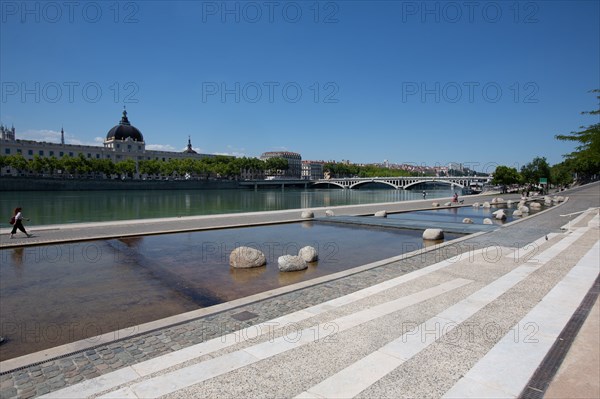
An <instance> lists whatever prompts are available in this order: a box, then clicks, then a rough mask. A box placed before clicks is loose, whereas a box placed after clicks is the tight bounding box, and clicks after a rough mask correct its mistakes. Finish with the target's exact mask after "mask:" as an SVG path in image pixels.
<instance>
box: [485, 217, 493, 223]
mask: <svg viewBox="0 0 600 399" xmlns="http://www.w3.org/2000/svg"><path fill="white" fill-rule="evenodd" d="M483 224H494V222H492V219H490V218H485V219H483Z"/></svg>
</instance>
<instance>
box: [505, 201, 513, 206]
mask: <svg viewBox="0 0 600 399" xmlns="http://www.w3.org/2000/svg"><path fill="white" fill-rule="evenodd" d="M514 203H515V202H514V201H513V200H508V201H506V206H512V205H513V204H514Z"/></svg>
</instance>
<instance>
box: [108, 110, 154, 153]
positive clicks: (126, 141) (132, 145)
mask: <svg viewBox="0 0 600 399" xmlns="http://www.w3.org/2000/svg"><path fill="white" fill-rule="evenodd" d="M145 147H146V144H145V143H144V136H143V135H142V132H140V131H139V129H138V128H136V127H135V126H133V125H132V124H131V123H129V119H127V110H125V108H123V116H122V117H121V121H120V122H119V124H118V125H116V126H114V127H113V128H112V129H110V130H109V131H108V133H107V134H106V140H104V148H110V149H112V150H116V151H122V152H143V151H144V149H145Z"/></svg>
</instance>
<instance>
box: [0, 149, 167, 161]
mask: <svg viewBox="0 0 600 399" xmlns="http://www.w3.org/2000/svg"><path fill="white" fill-rule="evenodd" d="M22 153H23V150H22V149H20V148H17V154H22ZM4 154H6V155H10V148H5V149H4ZM27 154H28V155H33V150H27ZM38 155H39V156H42V157H43V156H44V150H39V151H38ZM64 155H65V153H64V151H60V152H59V153H58V156H59V157H63V156H64ZM95 155H96V159H100V154H95ZM48 156H49V157H53V156H55V153H54V151H48ZM69 156H70V157H73V156H75V154H73V153H72V152H69ZM87 157H88V158H92V154H90V153H88V154H87ZM110 158H111V156H110V154H106V159H110ZM117 159H123V157H122V156H121V155H117ZM137 159H138V160H140V161H141V160H143V159H144V157H143V156H139V157H137ZM146 159H147V160H148V161H150V160H151V159H152V157H146ZM155 159H156V160H157V161H158V160H161V161H163V162H165V161H167V158H165V157H162V158H158V157H156V158H155ZM169 159H171V158H169Z"/></svg>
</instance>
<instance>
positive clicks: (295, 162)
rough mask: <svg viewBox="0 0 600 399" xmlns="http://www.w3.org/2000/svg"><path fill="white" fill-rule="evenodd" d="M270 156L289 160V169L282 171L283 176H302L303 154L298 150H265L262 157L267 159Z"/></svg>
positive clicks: (295, 177)
mask: <svg viewBox="0 0 600 399" xmlns="http://www.w3.org/2000/svg"><path fill="white" fill-rule="evenodd" d="M269 158H283V159H285V160H286V161H287V162H288V169H287V170H285V171H282V172H283V173H282V175H281V176H282V177H284V178H289V179H300V177H301V176H302V156H301V155H300V154H298V153H297V152H289V151H270V152H263V153H262V155H261V156H260V159H262V160H263V161H266V160H267V159H269Z"/></svg>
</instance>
